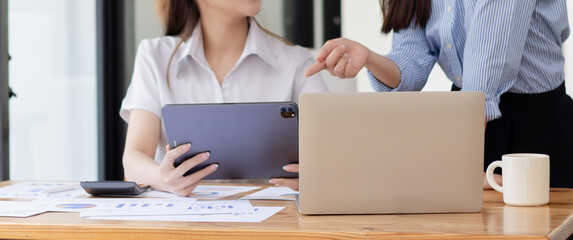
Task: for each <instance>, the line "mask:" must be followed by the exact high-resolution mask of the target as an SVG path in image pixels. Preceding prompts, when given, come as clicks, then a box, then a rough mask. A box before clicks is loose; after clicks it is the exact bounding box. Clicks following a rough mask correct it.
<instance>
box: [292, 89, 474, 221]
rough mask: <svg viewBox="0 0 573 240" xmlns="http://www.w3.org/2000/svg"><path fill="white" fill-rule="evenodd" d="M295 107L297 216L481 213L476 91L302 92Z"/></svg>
mask: <svg viewBox="0 0 573 240" xmlns="http://www.w3.org/2000/svg"><path fill="white" fill-rule="evenodd" d="M299 111H300V112H299V121H300V122H299V139H300V140H299V154H300V155H299V161H300V173H299V178H300V192H299V199H298V202H297V203H298V206H299V211H300V212H301V213H303V214H377V213H453V212H479V211H480V210H481V207H482V174H483V173H482V172H483V150H484V134H485V129H484V127H485V122H484V121H485V116H484V115H485V100H484V95H483V93H479V92H391V93H307V94H303V95H302V96H301V97H300V105H299Z"/></svg>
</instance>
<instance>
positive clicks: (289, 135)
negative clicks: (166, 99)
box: [162, 102, 298, 179]
mask: <svg viewBox="0 0 573 240" xmlns="http://www.w3.org/2000/svg"><path fill="white" fill-rule="evenodd" d="M162 115H163V124H164V127H165V131H166V134H167V139H168V142H169V145H170V147H171V148H175V147H177V146H179V145H181V144H186V143H191V149H190V150H189V152H187V153H186V154H183V155H182V156H180V157H179V158H177V159H176V161H175V165H176V166H177V165H179V164H180V163H181V162H183V161H184V160H186V159H188V158H190V157H192V156H194V155H196V154H198V153H202V152H207V151H208V152H210V153H211V157H210V159H209V160H207V161H206V162H205V164H200V165H198V166H196V167H194V168H193V169H191V170H190V171H189V172H188V173H192V172H195V171H197V170H199V169H202V168H203V167H205V166H207V165H209V164H212V163H218V164H219V169H218V170H217V171H215V172H214V173H212V174H211V175H209V176H207V177H206V179H267V178H273V177H297V176H298V175H297V174H293V173H287V172H285V171H284V170H283V169H282V167H283V166H284V165H286V164H289V163H297V162H298V109H297V105H296V104H295V103H292V102H278V103H218V104H171V105H166V106H164V107H163V109H162Z"/></svg>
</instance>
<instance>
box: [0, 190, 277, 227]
mask: <svg viewBox="0 0 573 240" xmlns="http://www.w3.org/2000/svg"><path fill="white" fill-rule="evenodd" d="M76 185H77V183H73V184H70V183H60V182H35V183H34V182H26V183H20V184H15V185H11V186H8V187H3V188H0V198H36V200H34V201H28V202H23V201H0V209H2V210H0V216H5V217H28V216H32V215H35V214H39V213H43V212H46V211H55V212H79V213H80V217H83V218H88V219H103V220H106V219H107V220H149V221H198V222H261V221H263V220H265V219H267V218H269V217H270V216H272V215H273V214H275V213H277V212H279V211H280V210H282V209H283V207H253V206H252V205H251V203H250V202H249V200H225V201H217V200H211V201H205V200H203V201H197V199H218V198H222V197H227V196H231V195H234V194H237V193H241V192H246V191H251V190H254V189H257V188H258V187H243V186H214V185H199V186H197V187H196V188H195V190H194V191H193V194H192V196H191V197H180V196H177V195H174V194H171V193H165V192H159V191H148V192H145V193H143V194H141V195H139V196H138V197H135V198H134V197H132V198H101V197H98V198H76V197H77V196H82V195H86V196H88V195H87V194H86V193H85V191H83V189H78V188H77V186H76ZM66 189H67V190H66ZM51 190H54V191H55V190H57V192H53V191H51ZM267 191H268V190H267ZM263 195H265V194H263ZM255 199H256V198H255Z"/></svg>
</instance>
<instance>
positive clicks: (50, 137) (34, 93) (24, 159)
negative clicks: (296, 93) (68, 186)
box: [0, 0, 573, 180]
mask: <svg viewBox="0 0 573 240" xmlns="http://www.w3.org/2000/svg"><path fill="white" fill-rule="evenodd" d="M0 1H1V5H0V10H1V12H0V22H1V23H2V27H3V28H5V27H7V29H8V31H7V33H8V38H7V40H8V41H7V45H8V48H7V49H8V53H9V54H10V56H11V60H10V61H9V65H8V69H7V70H8V71H7V72H8V73H9V82H8V83H7V84H6V86H9V87H10V88H11V89H12V90H13V92H15V93H16V95H17V96H16V97H14V98H11V99H10V100H9V103H8V104H9V106H8V109H9V111H7V112H3V114H2V117H3V118H7V117H9V123H10V125H9V128H6V127H7V126H4V127H3V128H2V129H1V131H2V132H0V133H2V134H0V135H2V136H4V137H7V136H9V139H7V142H9V149H7V146H8V145H5V144H4V145H1V146H0V151H2V152H3V153H5V152H8V153H9V156H3V155H2V158H3V159H2V160H5V159H6V158H7V157H9V169H6V168H5V167H4V168H3V169H1V170H2V171H0V172H2V173H5V172H8V170H9V176H10V179H14V180H33V179H41V180H95V179H113V178H119V175H118V174H117V173H118V172H121V169H120V168H118V167H117V166H118V164H119V166H121V155H118V149H119V150H121V149H122V147H123V144H122V143H123V140H124V139H123V137H124V134H125V133H124V132H123V131H124V130H125V128H124V127H125V126H123V128H122V126H121V124H119V125H118V123H117V121H118V119H119V116H117V111H118V108H117V109H115V107H117V106H116V105H117V104H118V102H117V101H118V96H121V97H123V96H122V94H123V92H121V91H123V90H124V88H125V87H126V86H127V84H128V83H129V76H130V74H131V69H132V64H133V57H134V55H135V50H136V48H137V45H138V43H139V41H141V39H144V38H151V37H158V36H161V26H160V23H159V21H158V18H157V17H156V16H155V13H154V9H153V0H124V1H117V0H82V1H77V0H50V1H45V0H0ZM305 2H306V3H305ZM338 2H340V7H339V8H337V7H335V8H334V10H332V9H331V10H328V11H326V13H325V11H323V10H324V9H330V8H331V7H332V4H337V3H338ZM309 3H310V4H311V5H312V6H311V8H312V9H313V10H312V15H305V16H307V17H308V16H310V18H312V20H313V22H314V23H313V24H312V27H313V29H314V30H313V31H312V39H311V42H312V43H311V44H310V45H313V46H315V47H317V46H321V45H322V43H323V42H324V40H325V38H328V37H325V36H324V35H325V34H323V32H324V31H323V29H324V23H325V21H332V22H330V24H327V25H329V26H336V25H337V23H338V24H340V29H341V32H340V34H341V35H342V36H343V37H347V38H350V39H353V40H356V41H358V42H361V43H363V44H364V45H366V46H367V47H369V48H371V49H373V50H374V51H377V52H379V53H387V52H388V51H389V50H390V44H391V35H388V36H386V35H382V34H381V33H380V27H381V19H380V16H381V14H380V11H379V10H377V9H379V5H378V1H376V0H369V1H352V0H336V1H335V0H332V1H331V0H314V1H313V2H310V1H308V0H302V1H297V0H263V9H262V11H261V13H260V14H259V16H257V17H258V19H259V20H260V22H261V23H262V25H263V26H265V27H266V28H268V29H269V30H271V31H273V32H275V33H277V34H278V35H281V36H288V37H289V38H292V37H293V34H294V35H295V36H296V35H297V32H296V29H297V28H293V27H292V24H293V22H295V21H296V20H297V19H298V18H297V19H293V12H292V11H290V12H289V10H292V9H296V7H299V8H300V7H301V6H296V5H297V4H309ZM304 9H308V6H307V7H305V8H304ZM337 9H339V11H340V12H339V13H340V17H339V18H337V17H336V16H334V17H332V16H331V15H329V14H332V13H333V12H334V13H336V12H337ZM568 11H569V22H570V24H573V20H572V19H573V17H572V15H573V4H569V5H568ZM6 13H7V14H6ZM325 14H326V15H328V17H326V18H325V17H324V16H325ZM335 15H336V14H335ZM299 20H300V19H299ZM6 22H7V25H6V26H4V24H6ZM304 24H306V25H308V23H304ZM289 26H291V27H289ZM311 30H312V29H311ZM293 31H295V32H294V33H293ZM327 32H329V31H327ZM3 34H4V33H2V34H0V37H2V40H4V36H5V35H3ZM289 35H290V36H289ZM326 35H327V34H326ZM298 36H302V37H303V38H305V37H308V34H305V33H300V32H298ZM571 38H573V36H570V39H569V40H568V41H567V42H566V43H565V46H564V51H565V57H566V59H567V60H566V69H565V71H566V77H567V79H566V84H567V91H568V93H570V95H571V93H573V40H571ZM307 40H308V39H307ZM3 44H6V43H4V42H3ZM2 46H4V45H2ZM310 47H312V46H310ZM0 48H3V47H0ZM0 54H2V57H4V54H6V50H5V48H3V49H0ZM3 61H5V59H3ZM117 61H119V62H117ZM114 66H116V67H119V69H120V70H115V68H114ZM110 69H111V70H110ZM5 72H6V70H5V69H3V68H2V67H0V74H1V75H0V76H2V81H4V82H5V81H6V80H5V77H4V73H5ZM109 74H111V75H109ZM323 76H324V77H325V78H326V79H327V83H328V85H329V87H330V88H331V90H333V91H347V92H353V91H372V89H371V88H370V85H369V83H368V80H367V78H366V74H365V72H364V71H362V72H361V73H360V74H359V75H358V76H357V78H356V79H352V80H340V79H336V78H333V77H330V76H328V75H327V74H323ZM104 80H105V81H104ZM450 86H451V83H450V82H449V81H448V80H447V79H446V78H445V75H444V74H443V73H442V71H441V69H440V68H439V67H436V68H435V69H434V71H433V72H432V74H431V75H430V80H429V81H428V84H427V85H426V87H425V88H424V90H426V91H435V90H449V88H450ZM102 89H103V90H102ZM118 91H119V93H118ZM0 96H1V97H3V98H5V97H7V95H0ZM121 97H119V98H121ZM119 100H120V99H119ZM114 104H115V105H114ZM102 111H103V112H102ZM114 114H115V115H114ZM6 132H9V134H8V135H5V133H6ZM6 150H9V151H6ZM2 166H5V165H2ZM106 169H107V170H106ZM114 171H115V172H114ZM0 175H4V176H2V177H3V178H5V176H6V174H0Z"/></svg>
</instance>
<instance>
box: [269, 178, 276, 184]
mask: <svg viewBox="0 0 573 240" xmlns="http://www.w3.org/2000/svg"><path fill="white" fill-rule="evenodd" d="M269 183H270V184H275V185H277V182H276V181H275V180H274V179H271V180H269Z"/></svg>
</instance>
